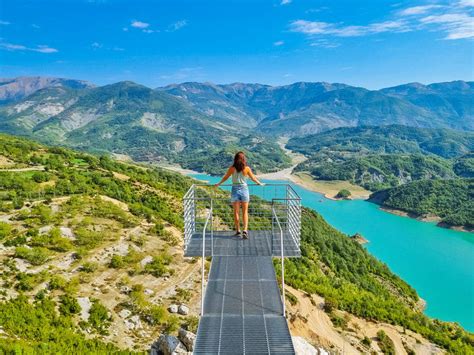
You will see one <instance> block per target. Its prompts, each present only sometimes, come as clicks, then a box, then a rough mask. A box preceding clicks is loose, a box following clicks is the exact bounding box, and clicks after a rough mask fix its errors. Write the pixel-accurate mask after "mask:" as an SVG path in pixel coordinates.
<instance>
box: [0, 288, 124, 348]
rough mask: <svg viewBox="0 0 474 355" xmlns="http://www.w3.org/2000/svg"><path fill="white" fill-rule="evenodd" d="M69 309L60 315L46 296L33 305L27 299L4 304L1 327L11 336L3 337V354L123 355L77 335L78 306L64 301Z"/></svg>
mask: <svg viewBox="0 0 474 355" xmlns="http://www.w3.org/2000/svg"><path fill="white" fill-rule="evenodd" d="M64 304H67V306H64ZM65 307H66V308H67V310H68V311H69V313H61V315H60V314H59V313H58V312H57V311H56V302H55V301H54V300H52V299H51V298H49V297H46V296H43V295H40V296H39V297H38V298H37V299H36V300H34V301H33V302H29V300H28V298H27V297H26V296H18V297H17V298H14V299H11V300H9V301H3V302H0V326H1V327H2V329H3V330H4V331H5V333H6V334H7V335H11V337H8V338H6V337H2V338H0V352H1V353H5V354H12V353H24V354H38V353H56V354H59V353H112V352H113V353H120V349H118V348H117V347H115V346H114V345H112V344H108V343H104V342H102V341H100V340H97V339H88V338H87V337H86V336H85V335H83V334H81V333H78V332H76V331H75V326H74V322H73V318H72V313H73V312H72V311H75V306H74V305H72V304H70V303H69V301H66V300H64V303H62V306H60V309H61V310H63V311H64V310H65ZM71 307H72V308H71ZM127 353H129V352H128V351H127Z"/></svg>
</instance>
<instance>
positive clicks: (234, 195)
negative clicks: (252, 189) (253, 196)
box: [230, 185, 250, 202]
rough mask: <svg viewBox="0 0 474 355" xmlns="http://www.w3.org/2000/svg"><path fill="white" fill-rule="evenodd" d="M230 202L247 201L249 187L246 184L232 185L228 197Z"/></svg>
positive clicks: (248, 199) (248, 198)
mask: <svg viewBox="0 0 474 355" xmlns="http://www.w3.org/2000/svg"><path fill="white" fill-rule="evenodd" d="M230 201H231V202H249V201H250V195H249V187H248V186H247V185H236V186H232V192H231V197H230Z"/></svg>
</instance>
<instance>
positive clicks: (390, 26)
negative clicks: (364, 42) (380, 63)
mask: <svg viewBox="0 0 474 355" xmlns="http://www.w3.org/2000/svg"><path fill="white" fill-rule="evenodd" d="M290 29H291V31H293V32H300V33H304V34H307V35H332V36H337V37H358V36H365V35H370V34H376V33H383V32H406V31H409V30H410V29H409V27H408V26H407V24H406V23H405V21H403V20H394V21H385V22H375V23H372V24H369V25H366V26H340V25H339V24H334V23H328V22H320V21H306V20H297V21H293V22H292V23H291V24H290Z"/></svg>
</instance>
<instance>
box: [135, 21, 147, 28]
mask: <svg viewBox="0 0 474 355" xmlns="http://www.w3.org/2000/svg"><path fill="white" fill-rule="evenodd" d="M130 26H132V27H135V28H147V27H150V24H149V23H146V22H142V21H136V20H134V21H132V22H131V24H130Z"/></svg>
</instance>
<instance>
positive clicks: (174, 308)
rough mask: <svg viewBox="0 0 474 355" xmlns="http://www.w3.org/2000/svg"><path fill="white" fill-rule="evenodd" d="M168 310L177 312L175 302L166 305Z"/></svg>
mask: <svg viewBox="0 0 474 355" xmlns="http://www.w3.org/2000/svg"><path fill="white" fill-rule="evenodd" d="M168 312H170V313H178V305H177V304H171V305H170V306H169V307H168Z"/></svg>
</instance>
